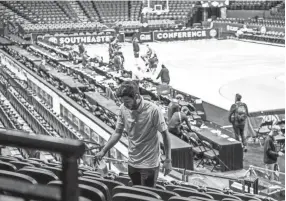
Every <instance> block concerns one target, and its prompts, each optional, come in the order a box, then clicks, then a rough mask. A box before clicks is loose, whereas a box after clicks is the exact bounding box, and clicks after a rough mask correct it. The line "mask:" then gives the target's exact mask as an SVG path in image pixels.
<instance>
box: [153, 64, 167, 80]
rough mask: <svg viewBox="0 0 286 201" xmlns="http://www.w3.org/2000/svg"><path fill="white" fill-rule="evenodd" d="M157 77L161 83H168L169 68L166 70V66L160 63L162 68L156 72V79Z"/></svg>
mask: <svg viewBox="0 0 286 201" xmlns="http://www.w3.org/2000/svg"><path fill="white" fill-rule="evenodd" d="M159 77H161V82H162V84H163V83H165V84H170V75H169V70H168V68H166V66H165V65H164V64H162V69H161V71H160V73H159V74H158V76H157V78H156V79H159Z"/></svg>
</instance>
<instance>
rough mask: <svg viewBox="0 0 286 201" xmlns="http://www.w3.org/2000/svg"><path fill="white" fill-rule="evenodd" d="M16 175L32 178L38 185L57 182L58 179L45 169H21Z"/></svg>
mask: <svg viewBox="0 0 286 201" xmlns="http://www.w3.org/2000/svg"><path fill="white" fill-rule="evenodd" d="M18 173H22V174H25V175H29V176H31V177H33V178H34V179H35V180H36V181H37V182H38V183H39V184H47V183H49V182H50V181H53V180H58V177H57V176H56V175H55V174H54V173H52V172H51V171H49V170H45V169H44V170H42V169H36V168H22V169H20V170H18Z"/></svg>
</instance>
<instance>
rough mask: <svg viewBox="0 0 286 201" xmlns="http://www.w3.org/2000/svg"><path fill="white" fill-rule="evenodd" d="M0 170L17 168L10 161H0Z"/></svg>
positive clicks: (13, 170) (14, 169)
mask: <svg viewBox="0 0 286 201" xmlns="http://www.w3.org/2000/svg"><path fill="white" fill-rule="evenodd" d="M0 170H7V171H12V172H15V171H16V170H17V168H16V166H15V165H13V164H11V163H8V162H2V161H0Z"/></svg>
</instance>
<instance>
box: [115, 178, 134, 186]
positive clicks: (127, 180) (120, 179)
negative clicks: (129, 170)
mask: <svg viewBox="0 0 286 201" xmlns="http://www.w3.org/2000/svg"><path fill="white" fill-rule="evenodd" d="M114 181H118V182H121V183H123V184H124V185H125V186H128V182H129V181H130V177H129V176H116V177H115V178H114Z"/></svg>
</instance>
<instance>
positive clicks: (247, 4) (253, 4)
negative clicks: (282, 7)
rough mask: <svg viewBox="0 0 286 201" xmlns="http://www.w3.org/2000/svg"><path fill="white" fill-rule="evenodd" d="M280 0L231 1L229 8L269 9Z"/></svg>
mask: <svg viewBox="0 0 286 201" xmlns="http://www.w3.org/2000/svg"><path fill="white" fill-rule="evenodd" d="M279 2H280V1H262V0H256V1H230V2H229V6H228V9H229V10H269V9H271V8H272V7H274V6H276V5H277V4H278V3H279Z"/></svg>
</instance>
